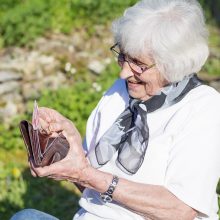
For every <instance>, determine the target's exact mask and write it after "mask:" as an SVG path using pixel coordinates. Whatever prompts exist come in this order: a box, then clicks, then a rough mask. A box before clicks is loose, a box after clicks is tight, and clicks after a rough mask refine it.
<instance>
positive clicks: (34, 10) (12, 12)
mask: <svg viewBox="0 0 220 220" xmlns="http://www.w3.org/2000/svg"><path fill="white" fill-rule="evenodd" d="M49 11H50V1H42V0H31V1H26V2H24V3H23V2H22V3H21V4H17V6H15V7H14V8H11V9H9V10H8V11H7V12H5V13H4V14H3V15H2V16H1V17H0V35H2V37H3V40H4V44H5V46H9V45H18V46H24V45H26V44H27V43H28V42H30V41H32V40H34V39H35V38H36V37H38V36H40V35H42V34H43V33H44V32H45V31H46V30H48V29H49V28H50V26H51V21H50V13H49Z"/></svg>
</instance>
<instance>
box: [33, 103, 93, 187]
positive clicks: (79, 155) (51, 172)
mask: <svg viewBox="0 0 220 220" xmlns="http://www.w3.org/2000/svg"><path fill="white" fill-rule="evenodd" d="M39 116H40V122H41V125H42V126H43V129H44V130H46V131H47V132H48V133H50V134H56V133H58V132H62V134H63V135H64V136H65V137H66V139H67V141H68V142H69V145H70V148H69V152H68V154H67V156H66V157H65V158H64V159H62V160H60V161H58V162H56V163H53V164H51V165H49V166H45V167H39V168H37V167H34V166H33V164H31V169H32V174H33V175H34V173H35V174H36V175H37V176H39V177H49V178H53V179H57V180H68V181H71V182H78V183H80V184H81V183H82V182H83V181H84V178H83V172H84V171H85V169H86V168H88V167H89V166H90V165H89V163H88V161H87V159H86V157H85V153H84V151H83V147H82V139H81V136H80V134H79V132H78V130H77V129H76V127H75V126H74V124H73V123H72V122H71V121H70V120H69V119H67V118H65V117H64V116H62V115H61V114H60V113H58V112H57V111H55V110H53V109H49V108H44V107H42V108H39Z"/></svg>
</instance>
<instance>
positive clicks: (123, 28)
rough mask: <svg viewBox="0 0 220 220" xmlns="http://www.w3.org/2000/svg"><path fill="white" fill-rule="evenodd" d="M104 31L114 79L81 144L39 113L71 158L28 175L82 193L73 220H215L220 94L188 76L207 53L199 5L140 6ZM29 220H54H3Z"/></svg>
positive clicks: (65, 126)
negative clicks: (116, 68) (110, 42)
mask: <svg viewBox="0 0 220 220" xmlns="http://www.w3.org/2000/svg"><path fill="white" fill-rule="evenodd" d="M113 33H114V37H115V45H114V46H112V47H111V50H112V51H113V52H114V53H115V55H116V56H117V59H118V64H119V65H120V67H121V71H120V74H119V75H120V78H121V79H118V80H117V81H116V82H115V83H114V85H113V86H112V87H111V88H110V89H109V90H108V91H107V92H106V93H105V94H104V96H103V97H102V99H101V100H100V102H99V103H98V105H97V107H96V108H95V109H94V111H93V112H92V114H91V116H90V118H89V119H88V123H87V134H86V139H85V141H84V144H82V141H81V137H80V134H79V132H78V131H77V129H76V128H75V126H74V125H73V123H72V122H70V121H69V120H68V119H66V118H65V117H63V116H62V115H60V114H59V113H58V112H56V111H55V110H52V109H48V108H40V117H41V120H42V122H43V123H42V126H43V127H44V129H47V130H48V132H51V133H54V132H58V131H62V133H63V135H64V136H65V137H66V138H67V140H68V142H69V143H70V150H69V152H68V155H67V156H66V157H65V158H64V159H63V160H61V161H59V162H57V163H54V164H52V165H50V166H46V167H43V168H35V167H33V165H32V168H31V169H32V173H33V175H35V176H39V177H49V178H54V179H57V180H60V179H66V180H68V181H71V182H74V183H76V184H78V185H81V186H83V187H84V190H83V194H82V196H81V199H80V201H79V204H80V206H81V209H80V210H79V211H78V212H77V213H76V214H75V216H74V218H73V219H74V220H101V219H111V220H119V219H123V220H142V219H161V220H185V219H186V220H189V219H207V220H208V219H210V220H215V219H216V220H217V219H218V215H217V211H218V202H217V195H216V186H217V183H218V179H219V176H220V163H219V155H220V136H219V132H220V115H219V113H220V95H219V93H218V92H216V91H215V90H214V89H213V88H211V87H209V86H207V85H204V84H202V82H201V81H200V80H199V79H198V78H197V76H196V73H197V72H198V71H200V69H201V68H202V66H203V65H204V63H205V61H206V59H207V57H208V55H209V50H208V46H207V30H206V27H205V23H204V17H203V13H202V9H201V7H200V5H199V4H198V2H197V1H195V0H190V1H189V0H142V1H140V2H138V3H137V4H136V5H134V6H133V7H131V8H129V9H127V10H126V11H125V13H124V15H123V16H122V17H121V18H119V19H118V20H117V21H115V22H114V23H113ZM28 216H29V218H28ZM30 216H31V217H30ZM30 218H31V219H56V218H55V217H52V216H49V215H47V214H45V213H41V212H39V211H36V210H23V211H21V212H19V213H17V214H16V215H15V216H14V217H13V218H12V219H13V220H14V219H22V220H24V219H30Z"/></svg>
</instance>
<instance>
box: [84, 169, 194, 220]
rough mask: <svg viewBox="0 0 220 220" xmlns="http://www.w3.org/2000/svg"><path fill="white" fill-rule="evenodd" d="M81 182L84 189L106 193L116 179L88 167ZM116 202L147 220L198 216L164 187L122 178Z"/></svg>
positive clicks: (180, 219) (183, 219)
mask: <svg viewBox="0 0 220 220" xmlns="http://www.w3.org/2000/svg"><path fill="white" fill-rule="evenodd" d="M81 181H82V182H83V183H82V184H84V186H86V187H89V188H92V189H94V190H96V191H98V192H101V193H102V192H105V191H106V190H107V189H108V187H109V185H110V183H111V181H112V175H111V174H108V173H105V172H102V171H98V170H96V169H94V168H92V167H88V168H87V169H86V170H84V172H83V175H82V180H81ZM113 199H114V200H115V201H117V202H119V203H121V204H122V205H123V206H125V207H127V208H128V209H131V210H133V211H134V212H137V213H138V214H140V215H142V216H144V217H146V219H152V220H154V219H155V220H156V219H157V220H160V219H161V220H166V219H167V220H172V219H173V220H177V219H178V220H190V219H194V218H195V217H196V215H197V212H196V211H195V210H194V209H192V208H191V207H189V206H188V205H186V204H185V203H183V202H182V201H181V200H179V199H178V198H177V197H175V196H174V195H173V194H172V193H170V192H169V191H168V190H167V189H166V188H165V187H163V186H157V185H149V184H141V183H135V182H132V181H128V180H126V179H122V178H120V179H119V182H118V185H117V186H116V189H115V191H114V193H113Z"/></svg>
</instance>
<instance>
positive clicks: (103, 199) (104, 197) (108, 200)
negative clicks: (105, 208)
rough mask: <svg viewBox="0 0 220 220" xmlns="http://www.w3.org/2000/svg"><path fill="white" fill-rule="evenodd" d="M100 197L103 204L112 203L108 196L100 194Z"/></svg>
mask: <svg viewBox="0 0 220 220" xmlns="http://www.w3.org/2000/svg"><path fill="white" fill-rule="evenodd" d="M100 197H101V199H102V201H103V202H111V201H112V197H111V196H110V195H108V194H105V193H103V194H100Z"/></svg>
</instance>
